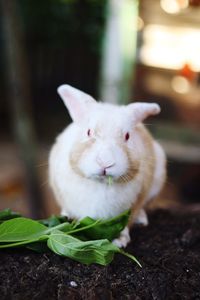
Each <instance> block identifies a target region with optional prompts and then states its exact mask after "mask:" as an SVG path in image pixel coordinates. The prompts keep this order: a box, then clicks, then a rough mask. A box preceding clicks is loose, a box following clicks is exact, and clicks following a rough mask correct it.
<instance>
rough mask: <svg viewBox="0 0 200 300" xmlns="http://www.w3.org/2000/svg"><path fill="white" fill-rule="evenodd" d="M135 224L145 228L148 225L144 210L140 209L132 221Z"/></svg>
mask: <svg viewBox="0 0 200 300" xmlns="http://www.w3.org/2000/svg"><path fill="white" fill-rule="evenodd" d="M134 223H135V224H139V225H143V226H147V225H148V224H149V221H148V217H147V214H146V212H145V210H144V209H141V210H140V211H139V213H138V215H137V217H136V218H135V220H134Z"/></svg>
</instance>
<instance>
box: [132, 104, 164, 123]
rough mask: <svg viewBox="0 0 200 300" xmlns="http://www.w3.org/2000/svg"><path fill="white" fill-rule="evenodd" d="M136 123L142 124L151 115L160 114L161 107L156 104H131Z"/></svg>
mask: <svg viewBox="0 0 200 300" xmlns="http://www.w3.org/2000/svg"><path fill="white" fill-rule="evenodd" d="M130 110H131V111H132V114H133V118H134V121H135V122H137V123H138V122H142V121H143V120H144V119H146V118H147V117H149V116H151V115H157V114H158V113H159V112H160V106H159V105H158V104H156V103H145V102H136V103H133V104H130Z"/></svg>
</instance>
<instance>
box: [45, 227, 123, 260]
mask: <svg viewBox="0 0 200 300" xmlns="http://www.w3.org/2000/svg"><path fill="white" fill-rule="evenodd" d="M47 245H48V247H49V248H50V249H51V250H52V251H53V252H55V253H57V254H58V255H63V256H67V257H69V258H71V259H74V260H76V261H78V262H81V263H84V264H87V265H88V264H92V263H98V264H100V265H107V264H109V263H110V262H111V261H112V260H113V256H114V253H119V252H120V250H119V248H118V247H117V246H115V245H114V244H112V243H111V242H109V241H108V240H106V239H102V240H96V241H86V242H83V241H80V240H79V239H77V238H74V237H72V236H70V235H67V234H64V233H63V232H61V231H54V232H52V233H51V235H50V236H49V239H48V241H47Z"/></svg>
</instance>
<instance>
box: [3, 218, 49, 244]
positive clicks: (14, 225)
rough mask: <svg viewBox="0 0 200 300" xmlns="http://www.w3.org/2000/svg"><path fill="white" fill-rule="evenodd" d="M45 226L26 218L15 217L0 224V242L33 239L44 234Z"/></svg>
mask: <svg viewBox="0 0 200 300" xmlns="http://www.w3.org/2000/svg"><path fill="white" fill-rule="evenodd" d="M47 229H48V228H47V227H46V226H45V225H43V224H40V223H39V222H37V221H34V220H31V219H28V218H21V217H19V218H16V219H12V220H8V221H5V222H3V223H2V224H1V225H0V243H10V242H19V241H26V240H33V239H36V238H39V237H40V236H42V235H44V234H45V232H46V231H47Z"/></svg>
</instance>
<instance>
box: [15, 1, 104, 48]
mask: <svg viewBox="0 0 200 300" xmlns="http://www.w3.org/2000/svg"><path fill="white" fill-rule="evenodd" d="M19 4H20V11H21V14H22V20H23V24H24V30H25V32H26V38H27V39H31V40H34V41H35V42H36V43H40V44H46V43H49V44H52V43H53V45H54V46H55V47H58V46H67V47H69V48H72V47H74V46H76V45H78V44H80V42H82V43H84V45H87V47H88V48H89V49H90V51H92V52H95V53H99V52H100V51H101V42H102V37H103V32H104V23H105V18H106V4H107V1H106V0H101V1H97V0H96V1H95V0H42V1H36V0H19Z"/></svg>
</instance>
